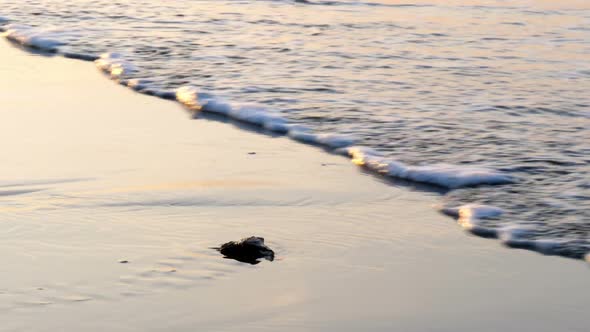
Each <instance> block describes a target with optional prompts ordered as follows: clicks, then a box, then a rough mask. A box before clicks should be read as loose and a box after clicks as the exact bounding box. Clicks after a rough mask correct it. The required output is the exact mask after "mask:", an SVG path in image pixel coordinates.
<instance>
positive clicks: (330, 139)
mask: <svg viewBox="0 0 590 332" xmlns="http://www.w3.org/2000/svg"><path fill="white" fill-rule="evenodd" d="M289 137H291V138H292V139H294V140H296V141H299V142H303V143H308V144H315V145H321V146H324V147H327V148H330V149H339V148H343V147H347V146H350V145H353V144H354V143H356V142H357V139H356V138H355V137H353V136H349V135H341V134H316V133H313V132H311V131H307V130H296V129H293V130H289Z"/></svg>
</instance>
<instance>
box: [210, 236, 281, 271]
mask: <svg viewBox="0 0 590 332" xmlns="http://www.w3.org/2000/svg"><path fill="white" fill-rule="evenodd" d="M213 249H216V250H218V251H219V252H220V253H221V254H222V255H223V256H225V258H231V259H235V260H237V261H240V262H243V263H248V264H252V265H255V264H258V263H260V260H261V259H266V260H269V261H271V262H272V261H273V260H274V258H275V253H274V251H272V249H270V248H269V247H267V246H266V245H265V244H264V238H262V237H257V236H251V237H247V238H244V239H241V240H240V241H231V242H227V243H224V244H222V245H221V247H218V248H213Z"/></svg>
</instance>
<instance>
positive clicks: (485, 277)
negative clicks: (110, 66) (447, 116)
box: [0, 41, 590, 332]
mask: <svg viewBox="0 0 590 332" xmlns="http://www.w3.org/2000/svg"><path fill="white" fill-rule="evenodd" d="M0 60H1V61H0V77H1V79H0V101H1V106H0V151H2V154H1V155H0V164H1V165H2V168H1V169H2V172H1V173H0V253H1V256H2V264H1V265H0V271H1V273H2V276H3V283H2V284H1V285H0V321H1V322H2V323H1V327H0V330H1V331H406V332H408V331H449V332H450V331H479V332H483V331H490V332H492V331H494V332H496V331H515V332H516V331H537V332H540V331H548V332H549V331H580V332H581V331H587V329H588V326H590V318H588V315H587V309H588V308H589V307H590V287H588V286H589V282H588V266H587V263H585V262H583V261H576V260H571V259H565V258H559V257H546V256H542V255H540V254H537V253H534V252H529V251H524V250H511V249H507V248H505V247H502V246H501V245H500V244H499V243H498V242H497V241H491V240H485V239H481V238H476V237H473V236H470V235H466V234H465V233H464V232H463V231H462V229H461V228H460V227H459V226H458V225H456V223H455V221H453V220H452V219H450V218H448V217H445V216H443V215H441V214H439V213H438V212H437V210H436V209H435V206H436V205H437V204H439V203H440V202H439V200H438V198H439V194H438V193H437V192H436V191H435V190H433V189H432V188H429V187H425V186H416V185H407V184H406V185H402V184H392V183H390V182H388V181H386V180H384V179H381V178H379V177H376V176H374V175H371V174H368V173H365V172H363V171H362V170H361V169H359V168H358V167H356V166H355V165H353V164H352V163H350V160H349V159H347V158H343V157H340V156H337V155H332V154H329V153H326V152H324V151H323V150H322V149H319V148H317V147H313V146H308V145H304V144H300V143H297V142H294V141H292V140H290V139H288V138H286V137H272V136H269V135H267V134H264V133H259V132H256V131H255V130H249V129H248V128H238V127H237V125H236V124H235V123H228V122H226V121H221V120H216V119H204V118H196V119H191V117H190V115H189V114H188V113H187V112H186V111H185V110H184V109H182V107H181V106H180V105H179V104H177V103H173V102H170V101H166V100H161V99H158V98H153V97H149V96H145V95H140V94H137V93H134V92H132V91H131V90H129V89H125V88H122V87H120V86H118V85H117V84H114V83H113V82H112V81H110V80H108V79H107V78H105V77H104V76H103V75H102V74H100V73H99V72H98V70H97V69H96V68H95V66H94V65H93V64H92V63H91V62H84V61H78V60H71V59H65V58H62V57H59V56H56V57H50V56H41V55H35V54H32V53H29V52H23V50H20V49H18V48H16V47H14V46H13V45H12V44H10V43H8V42H6V41H2V42H1V43H0ZM250 235H257V236H263V237H264V238H265V239H266V241H267V243H268V245H269V246H270V247H271V248H273V249H274V250H275V252H276V254H277V258H276V260H275V261H273V262H266V261H265V262H262V263H260V264H258V265H248V264H243V263H239V262H236V261H232V260H228V259H223V258H222V256H221V255H220V254H219V253H218V252H216V251H214V250H211V249H210V247H214V246H217V245H219V244H221V243H224V242H227V241H230V240H237V239H240V238H242V237H245V236H250ZM121 261H127V262H128V263H121Z"/></svg>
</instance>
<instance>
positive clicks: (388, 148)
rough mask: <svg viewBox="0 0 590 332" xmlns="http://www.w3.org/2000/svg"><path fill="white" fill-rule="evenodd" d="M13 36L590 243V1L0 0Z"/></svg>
mask: <svg viewBox="0 0 590 332" xmlns="http://www.w3.org/2000/svg"><path fill="white" fill-rule="evenodd" d="M0 5H1V6H0V24H6V25H5V26H4V28H3V30H5V31H6V32H5V36H6V37H8V38H9V39H11V40H13V41H15V42H16V43H20V44H23V45H26V46H32V47H34V48H39V49H43V50H45V51H52V52H58V53H61V54H63V55H65V56H68V57H73V58H80V59H84V60H92V61H94V60H95V62H96V63H97V66H98V67H99V68H100V69H102V70H103V71H105V72H106V73H107V74H108V75H109V76H111V78H113V79H114V80H116V81H118V82H119V83H121V84H122V85H126V86H129V87H131V88H133V89H135V90H137V91H139V92H143V93H147V94H152V95H156V96H159V97H163V98H168V99H176V100H178V101H179V102H181V103H183V104H184V105H185V106H186V107H187V108H188V109H190V110H192V111H195V112H198V111H208V112H213V113H219V114H222V115H223V116H226V117H228V118H231V119H233V120H235V121H241V122H246V123H250V124H252V125H255V126H259V127H263V129H265V130H268V131H271V132H274V133H280V134H286V135H289V136H291V137H292V138H293V139H296V140H299V141H303V142H306V143H313V144H317V145H320V146H322V147H324V148H326V149H327V150H331V151H333V152H336V153H342V154H347V155H349V156H350V157H352V160H353V162H355V163H357V164H359V165H361V166H363V167H365V168H367V169H368V170H370V171H373V172H375V173H378V174H381V175H384V176H385V177H386V178H388V179H390V180H391V184H392V185H396V186H405V187H409V188H410V189H411V188H412V187H413V186H415V185H416V184H417V183H426V184H428V185H432V186H433V190H438V191H440V192H442V193H443V196H442V203H441V206H442V208H441V209H442V211H443V212H445V213H447V214H450V215H452V216H455V217H457V218H458V220H459V223H460V224H461V225H462V226H463V227H465V228H466V229H467V230H469V231H471V232H472V233H474V234H477V235H481V236H485V237H496V238H499V239H500V240H502V241H503V242H504V243H505V244H507V245H508V246H512V247H518V248H526V249H532V250H536V251H540V252H542V253H545V254H554V255H562V256H567V257H573V258H583V257H584V255H586V254H587V253H588V252H589V251H590V212H589V211H590V131H589V124H590V119H589V118H590V94H588V90H590V60H589V55H590V28H589V27H590V4H588V3H586V2H585V1H500V0H498V1H469V0H465V1H461V0H457V1H445V2H442V1H411V0H408V1H396V0H392V1H386V0H373V1H353V0H349V1H338V0H336V1H321V0H310V1H289V0H268V1H264V0H240V1H238V0H236V1H223V0H215V1H166V2H163V1H156V0H129V1H103V0H94V1H89V0H75V1H67V2H65V1H58V0H44V1H26V2H23V1H16V0H0Z"/></svg>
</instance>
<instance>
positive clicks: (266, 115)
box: [229, 106, 287, 128]
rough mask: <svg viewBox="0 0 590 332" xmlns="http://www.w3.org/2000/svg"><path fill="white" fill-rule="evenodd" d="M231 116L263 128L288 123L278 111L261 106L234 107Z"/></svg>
mask: <svg viewBox="0 0 590 332" xmlns="http://www.w3.org/2000/svg"><path fill="white" fill-rule="evenodd" d="M229 116H230V117H231V118H233V119H235V120H238V121H241V122H245V123H249V124H252V125H256V126H260V127H263V128H266V127H268V128H272V127H275V126H278V125H280V124H286V123H287V120H285V119H284V118H283V117H281V116H280V114H278V113H277V112H275V111H272V110H268V109H266V108H263V107H259V106H242V107H239V108H236V109H232V110H231V111H230V113H229Z"/></svg>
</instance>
